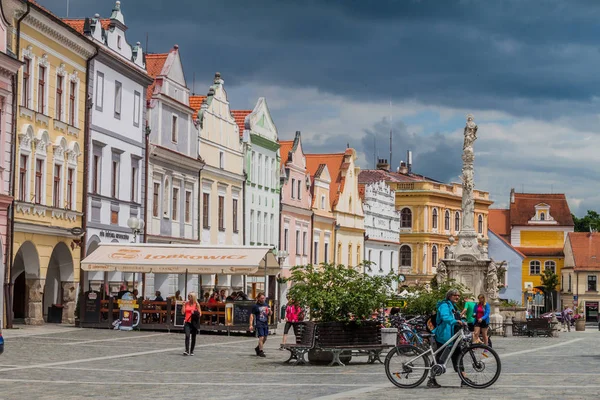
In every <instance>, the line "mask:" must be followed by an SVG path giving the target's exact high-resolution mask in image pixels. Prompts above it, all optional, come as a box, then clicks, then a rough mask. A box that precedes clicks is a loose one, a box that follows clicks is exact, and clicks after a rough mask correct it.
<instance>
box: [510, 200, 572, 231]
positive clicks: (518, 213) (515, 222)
mask: <svg viewBox="0 0 600 400" xmlns="http://www.w3.org/2000/svg"><path fill="white" fill-rule="evenodd" d="M514 200H515V201H514V202H511V203H510V225H512V226H523V225H529V220H530V219H531V218H532V217H533V216H534V215H535V206H536V205H539V204H541V203H545V204H547V205H549V206H550V215H551V216H552V217H553V218H554V220H555V221H556V222H558V225H562V226H575V224H574V223H573V217H572V216H571V210H570V209H569V203H567V198H566V197H565V195H564V194H543V193H514Z"/></svg>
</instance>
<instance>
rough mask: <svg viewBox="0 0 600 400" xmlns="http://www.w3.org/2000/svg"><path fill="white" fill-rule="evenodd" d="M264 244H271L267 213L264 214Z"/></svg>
mask: <svg viewBox="0 0 600 400" xmlns="http://www.w3.org/2000/svg"><path fill="white" fill-rule="evenodd" d="M262 228H263V241H262V242H263V244H267V243H269V232H268V230H267V213H263V225H262Z"/></svg>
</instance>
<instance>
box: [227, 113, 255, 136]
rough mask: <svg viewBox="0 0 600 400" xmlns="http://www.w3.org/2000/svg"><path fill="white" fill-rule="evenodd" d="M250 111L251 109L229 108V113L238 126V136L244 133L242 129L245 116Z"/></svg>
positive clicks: (244, 126)
mask: <svg viewBox="0 0 600 400" xmlns="http://www.w3.org/2000/svg"><path fill="white" fill-rule="evenodd" d="M251 113H252V110H231V115H233V118H235V123H236V124H237V125H238V128H240V137H242V136H243V135H244V129H245V128H246V123H245V121H246V117H247V116H248V115H249V114H251Z"/></svg>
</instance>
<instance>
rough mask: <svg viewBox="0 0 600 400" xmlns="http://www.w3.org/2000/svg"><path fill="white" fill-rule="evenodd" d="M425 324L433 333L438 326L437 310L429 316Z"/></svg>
mask: <svg viewBox="0 0 600 400" xmlns="http://www.w3.org/2000/svg"><path fill="white" fill-rule="evenodd" d="M425 326H426V327H427V331H429V333H433V330H434V329H435V328H436V327H437V311H435V312H434V313H433V314H431V315H430V316H429V317H428V318H427V321H426V322H425Z"/></svg>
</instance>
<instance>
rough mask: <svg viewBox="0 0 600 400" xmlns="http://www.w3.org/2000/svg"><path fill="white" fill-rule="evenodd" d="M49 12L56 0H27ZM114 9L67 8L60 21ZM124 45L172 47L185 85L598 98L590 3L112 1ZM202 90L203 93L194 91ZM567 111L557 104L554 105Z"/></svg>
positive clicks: (539, 108) (508, 105) (495, 99)
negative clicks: (117, 6) (220, 81)
mask: <svg viewBox="0 0 600 400" xmlns="http://www.w3.org/2000/svg"><path fill="white" fill-rule="evenodd" d="M38 1H39V2H40V3H42V4H43V5H45V6H47V7H49V8H50V9H51V10H53V11H54V12H55V13H57V14H59V15H64V14H65V11H66V10H65V1H64V0H38ZM113 5H114V1H112V0H105V1H82V0H79V1H77V0H71V1H70V8H71V9H70V16H71V17H73V16H85V15H93V14H94V13H95V12H99V13H101V15H102V16H103V17H106V16H108V15H109V12H110V9H111V8H112V6H113ZM122 8H123V12H124V14H125V18H126V23H127V24H128V26H129V27H130V31H129V32H128V39H129V40H130V41H132V42H135V41H137V40H140V41H142V42H144V41H145V34H146V32H149V44H150V45H149V48H150V50H151V51H153V52H162V51H166V50H168V49H169V48H170V47H171V46H172V45H173V44H175V43H177V44H179V45H180V48H181V53H182V57H183V59H184V63H185V66H186V74H187V76H188V81H189V80H190V77H191V75H192V73H193V72H195V73H196V81H197V82H198V84H197V87H198V88H199V90H198V91H199V92H203V91H204V90H205V89H206V87H207V86H208V83H209V82H210V80H211V77H212V75H213V73H214V72H215V71H220V72H221V73H222V74H223V76H224V78H225V80H226V83H227V84H228V85H230V86H235V85H239V84H243V83H248V82H254V83H259V84H261V83H262V84H276V85H280V86H284V87H316V88H318V89H319V90H322V91H325V92H330V93H335V94H339V95H342V96H346V97H348V98H355V97H357V96H362V97H365V92H368V93H369V98H370V100H371V101H376V100H388V99H390V98H391V99H394V101H396V102H399V101H402V100H407V99H416V100H417V101H419V102H422V103H424V104H430V105H437V106H450V107H461V108H478V109H481V108H488V109H498V110H504V111H507V112H509V113H512V114H516V115H533V116H534V117H536V118H539V117H546V118H551V117H554V116H557V115H561V114H569V113H582V112H588V111H590V110H592V109H593V108H595V107H596V105H595V104H592V102H591V101H590V100H591V99H592V98H593V97H594V96H596V95H597V93H598V88H599V86H600V78H599V77H600V75H598V74H597V73H596V71H597V65H599V64H600V54H599V52H598V48H597V44H596V40H597V38H598V37H600V25H598V24H597V20H598V18H599V17H600V3H597V2H592V1H579V2H564V1H558V0H541V1H516V0H504V1H494V2H487V1H486V2H481V1H469V0H462V1H438V0H422V1H417V0H403V1H400V0H397V1H393V0H388V1H383V0H378V1H358V0H344V1H342V0H337V1H316V0H306V1H292V0H278V1H275V0H272V1H264V0H262V1H260V0H256V1H252V2H248V1H245V0H241V1H204V0H195V1H191V0H177V1H163V0H160V1H159V0H154V1H153V0H144V1H142V0H123V2H122ZM200 88H202V89H200ZM565 101H566V102H571V103H573V104H575V105H576V106H574V107H565V106H564V102H565Z"/></svg>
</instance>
